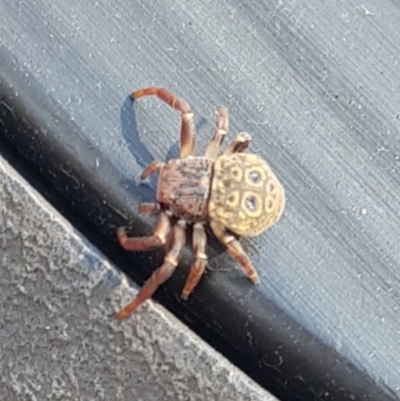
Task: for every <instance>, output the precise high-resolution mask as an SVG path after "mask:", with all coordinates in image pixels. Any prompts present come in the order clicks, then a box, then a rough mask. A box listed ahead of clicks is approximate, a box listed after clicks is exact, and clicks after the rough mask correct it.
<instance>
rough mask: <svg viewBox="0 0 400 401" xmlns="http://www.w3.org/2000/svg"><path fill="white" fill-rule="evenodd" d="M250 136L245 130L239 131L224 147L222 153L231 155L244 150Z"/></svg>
mask: <svg viewBox="0 0 400 401" xmlns="http://www.w3.org/2000/svg"><path fill="white" fill-rule="evenodd" d="M250 141H251V136H250V134H248V133H247V132H239V134H237V135H236V138H235V139H234V140H233V141H232V142H231V144H230V145H229V146H228V147H227V148H226V150H225V152H224V155H228V156H229V155H233V154H234V153H241V152H244V151H245V150H246V149H247V148H248V147H249V145H250Z"/></svg>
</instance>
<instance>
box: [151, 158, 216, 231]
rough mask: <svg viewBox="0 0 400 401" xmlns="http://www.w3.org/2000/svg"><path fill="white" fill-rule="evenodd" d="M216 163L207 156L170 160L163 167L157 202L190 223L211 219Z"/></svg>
mask: <svg viewBox="0 0 400 401" xmlns="http://www.w3.org/2000/svg"><path fill="white" fill-rule="evenodd" d="M213 163H214V161H213V160H211V159H208V158H205V157H190V158H187V159H173V160H170V161H168V162H167V163H166V164H165V165H164V166H163V167H162V168H161V170H160V175H159V179H158V188H157V201H158V202H160V203H161V204H162V205H163V206H164V207H165V208H166V209H167V210H170V211H171V212H172V214H173V215H174V216H175V217H178V218H182V219H184V220H186V221H188V222H191V223H193V222H196V221H204V220H207V203H208V198H209V194H210V186H211V178H212V166H213Z"/></svg>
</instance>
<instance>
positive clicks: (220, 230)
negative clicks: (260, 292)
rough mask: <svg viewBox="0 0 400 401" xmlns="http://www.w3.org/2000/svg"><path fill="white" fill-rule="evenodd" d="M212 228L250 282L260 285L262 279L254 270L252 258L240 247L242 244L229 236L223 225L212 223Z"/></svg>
mask: <svg viewBox="0 0 400 401" xmlns="http://www.w3.org/2000/svg"><path fill="white" fill-rule="evenodd" d="M210 227H211V229H212V230H213V232H214V234H215V236H216V237H217V238H218V240H219V241H220V242H222V243H223V244H224V245H225V246H226V247H227V249H228V251H229V253H230V254H231V255H232V257H233V258H234V259H235V260H236V261H237V262H238V263H239V264H240V266H241V267H242V269H243V272H244V273H245V274H246V276H247V277H248V278H249V280H250V281H251V282H252V283H254V284H259V282H260V279H259V277H258V274H257V272H256V270H255V269H254V266H253V264H252V263H251V260H250V258H249V257H248V256H247V254H246V252H245V251H244V249H243V248H242V246H241V245H240V242H239V241H238V240H237V239H236V238H235V237H234V236H233V235H230V234H227V233H226V231H225V228H224V227H223V226H222V225H221V224H219V223H217V222H215V221H211V222H210Z"/></svg>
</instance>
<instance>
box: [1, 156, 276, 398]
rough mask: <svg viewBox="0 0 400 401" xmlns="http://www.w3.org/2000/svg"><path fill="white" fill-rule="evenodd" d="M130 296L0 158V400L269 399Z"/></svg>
mask: <svg viewBox="0 0 400 401" xmlns="http://www.w3.org/2000/svg"><path fill="white" fill-rule="evenodd" d="M135 292H136V290H133V289H130V288H129V287H128V285H127V282H126V280H125V278H124V277H123V275H122V274H120V273H119V272H118V271H117V270H116V269H115V268H114V267H113V266H112V265H110V263H109V262H107V260H105V259H104V257H103V256H102V255H101V254H100V253H99V252H98V251H97V250H96V249H95V248H93V247H92V246H91V245H90V244H89V243H88V242H87V241H86V240H85V239H84V238H83V237H82V236H81V235H80V234H79V233H78V232H76V231H75V230H74V228H73V227H71V225H70V224H69V223H68V222H66V221H65V220H64V218H62V217H61V216H60V214H59V213H58V212H57V211H55V210H54V209H53V208H52V207H51V206H50V205H49V204H47V202H45V201H44V200H43V198H42V197H41V196H40V195H38V194H37V193H35V191H34V190H32V189H31V188H30V187H29V185H27V183H26V182H25V181H24V180H23V179H22V178H21V177H20V176H19V175H18V174H17V173H16V172H15V171H14V170H13V168H11V167H10V165H8V164H7V163H6V162H5V161H4V159H2V158H1V157H0V294H1V295H0V316H1V321H0V399H1V400H7V401H17V400H18V401H20V400H32V401H33V400H46V399H47V400H65V401H66V400H74V401H76V400H107V401H110V400H146V401H147V400H159V401H164V400H171V401H172V400H174V401H175V400H177V401H179V400H182V401H183V400H227V401H229V400H231V401H237V400H248V401H250V400H259V401H267V400H270V401H273V400H275V398H274V397H272V396H270V395H269V394H267V393H266V392H265V391H264V390H263V389H261V388H260V387H259V386H258V385H257V384H255V383H254V382H252V381H251V380H250V379H249V378H247V377H246V376H245V375H244V374H243V373H242V372H240V371H239V370H238V369H237V368H236V367H234V366H232V365H231V364H230V363H229V362H227V361H226V360H225V359H224V358H223V357H222V356H221V355H219V354H218V353H217V352H215V351H214V350H213V349H211V348H210V347H209V346H208V345H207V344H205V343H204V342H203V341H201V340H200V339H199V338H198V337H197V336H196V335H194V334H193V333H192V332H190V331H189V330H188V329H187V328H186V327H185V326H183V325H182V324H181V323H180V322H179V321H178V320H177V319H176V318H174V317H173V316H172V315H171V314H170V313H168V312H166V311H165V309H164V308H163V307H161V306H155V305H154V303H153V302H148V303H147V304H146V306H144V307H143V308H142V310H141V311H140V313H138V314H136V315H134V316H133V317H132V318H131V319H129V320H127V321H125V322H123V323H119V322H117V321H116V320H114V312H115V311H116V310H118V308H119V306H120V305H121V304H123V303H124V302H126V301H127V300H128V299H129V298H130V297H131V296H133V295H134V293H135Z"/></svg>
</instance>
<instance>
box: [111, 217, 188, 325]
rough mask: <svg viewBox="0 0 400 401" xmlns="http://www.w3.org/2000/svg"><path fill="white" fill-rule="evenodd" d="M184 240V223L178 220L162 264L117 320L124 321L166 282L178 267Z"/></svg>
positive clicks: (119, 314)
mask: <svg viewBox="0 0 400 401" xmlns="http://www.w3.org/2000/svg"><path fill="white" fill-rule="evenodd" d="M185 239H186V222H185V221H183V220H179V221H178V223H177V224H176V225H175V226H174V228H173V230H172V239H171V244H170V249H169V250H168V252H167V254H166V255H165V258H164V263H163V264H162V265H161V266H160V267H159V268H158V269H157V270H156V271H154V272H153V274H152V275H151V277H150V278H149V279H148V280H147V281H146V283H145V284H144V285H143V287H142V288H141V289H140V291H139V293H138V294H137V296H136V298H135V299H134V300H133V301H131V302H130V303H129V304H128V305H126V306H125V307H124V308H123V309H122V310H121V311H120V312H119V313H118V314H117V319H125V318H127V317H128V316H130V315H131V314H132V313H133V312H134V311H135V310H136V309H137V308H138V307H139V306H140V305H141V304H142V303H143V302H144V301H146V300H147V299H149V298H151V296H152V295H153V294H154V293H155V291H156V290H157V288H158V287H159V285H160V284H163V283H164V282H165V281H167V280H168V279H169V278H170V277H171V275H172V273H173V272H174V271H175V268H176V266H177V265H178V261H179V255H180V253H181V249H182V247H183V246H184V244H185Z"/></svg>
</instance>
